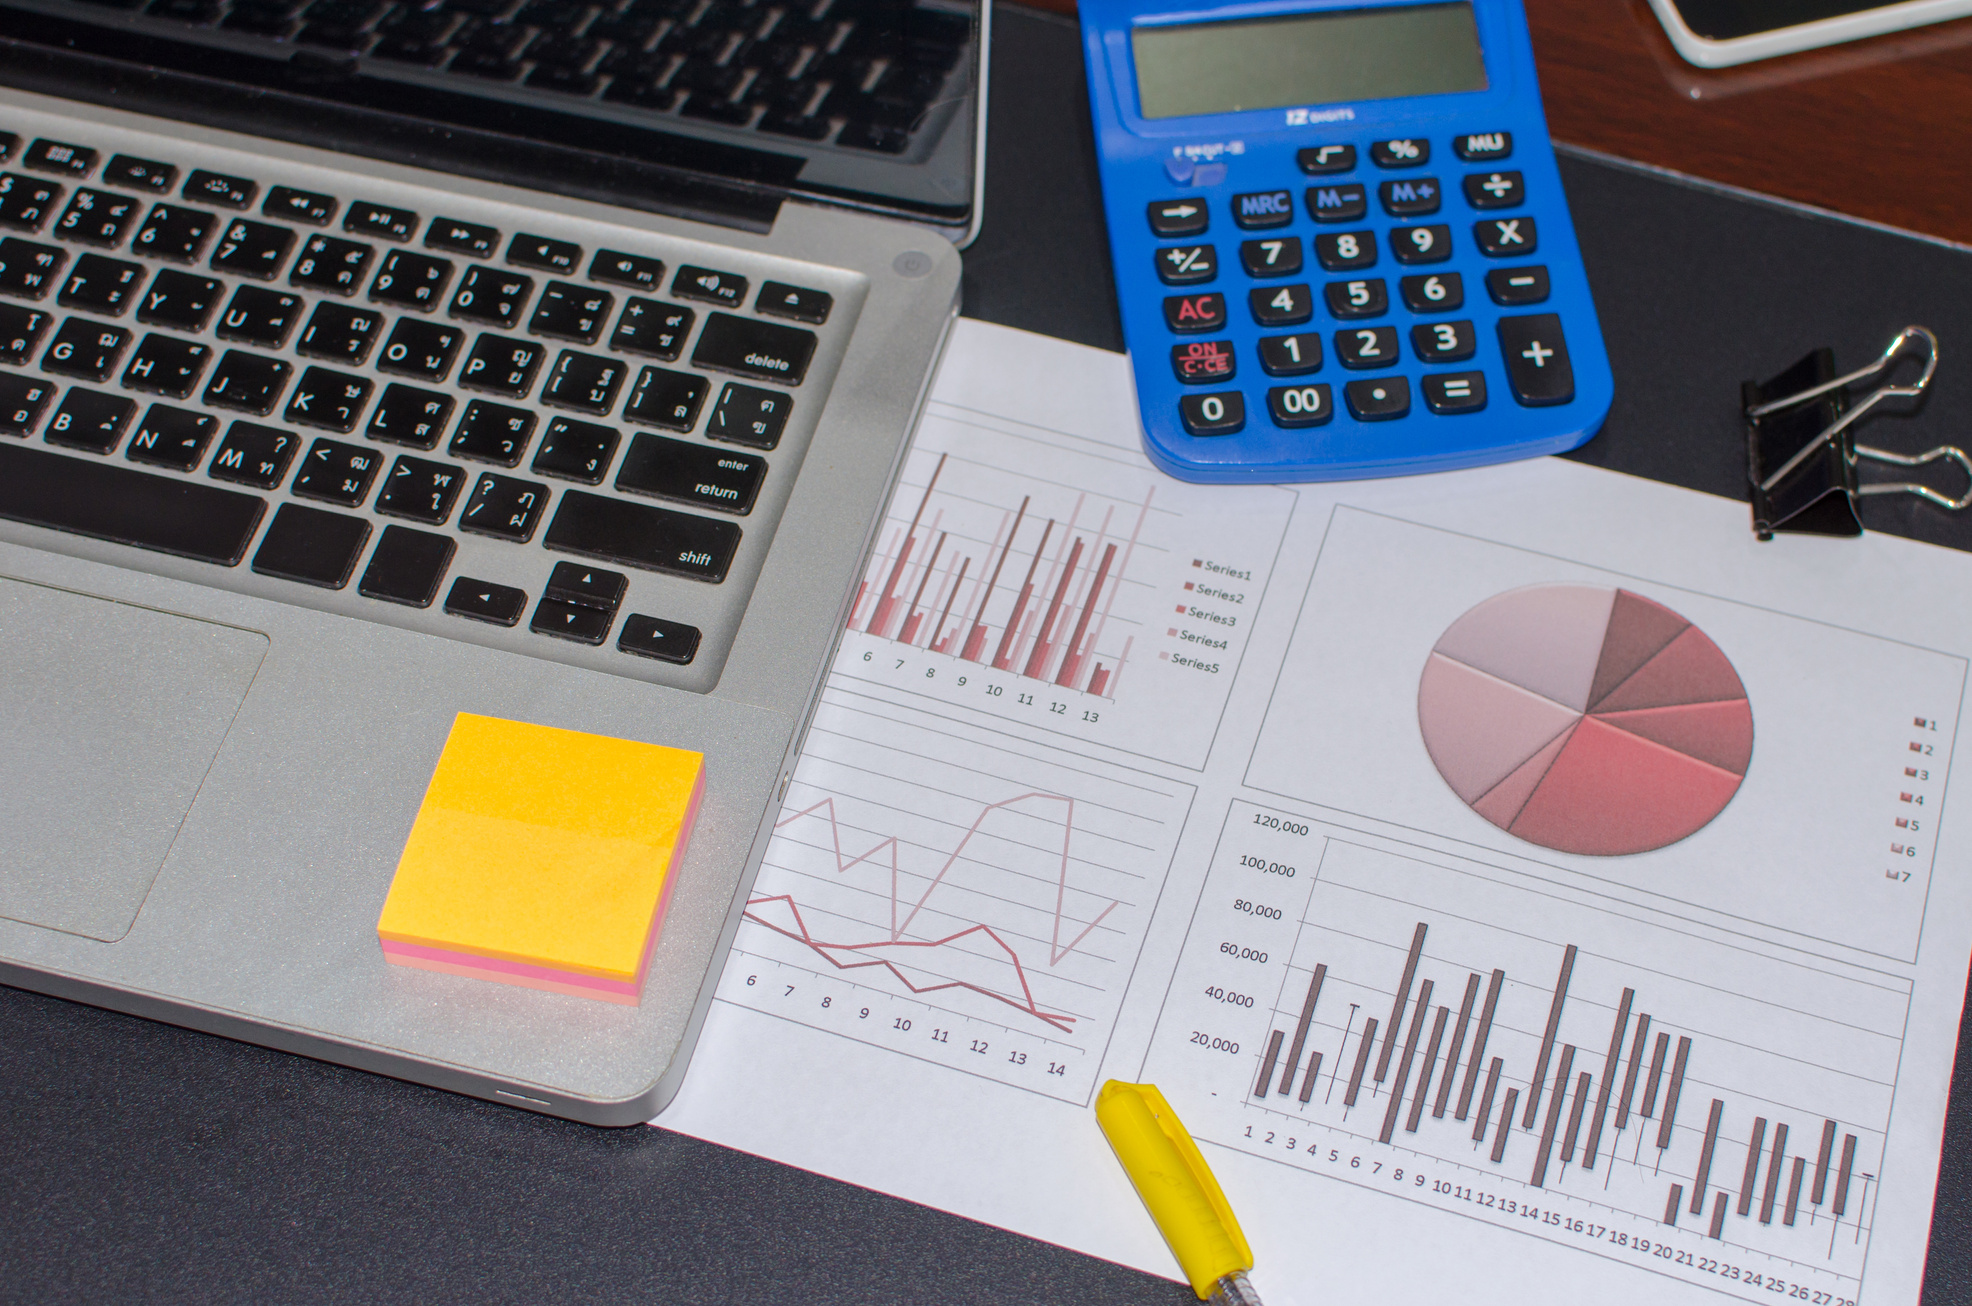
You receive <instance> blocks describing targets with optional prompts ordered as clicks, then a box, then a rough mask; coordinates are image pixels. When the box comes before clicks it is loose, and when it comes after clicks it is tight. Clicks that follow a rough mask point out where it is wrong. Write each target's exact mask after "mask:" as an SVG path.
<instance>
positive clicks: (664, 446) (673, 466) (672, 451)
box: [616, 434, 767, 516]
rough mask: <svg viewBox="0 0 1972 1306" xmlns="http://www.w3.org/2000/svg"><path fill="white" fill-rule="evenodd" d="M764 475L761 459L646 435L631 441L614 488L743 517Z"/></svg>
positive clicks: (765, 477)
mask: <svg viewBox="0 0 1972 1306" xmlns="http://www.w3.org/2000/svg"><path fill="white" fill-rule="evenodd" d="M766 479H767V460H766V459H764V458H755V457H753V456H752V455H750V454H743V453H737V452H734V451H732V450H727V449H708V448H707V447H706V446H704V445H702V444H688V443H686V442H685V441H683V440H671V439H667V438H666V437H664V436H661V435H649V434H645V435H639V436H637V437H636V438H635V439H634V440H632V441H631V442H630V452H629V453H627V454H625V455H624V456H623V468H622V470H621V471H619V472H617V474H616V488H617V489H619V490H623V491H625V492H627V493H630V494H648V495H653V496H655V497H656V498H659V499H675V500H677V501H678V502H679V503H690V504H696V505H698V506H699V507H701V508H712V509H715V510H716V511H719V512H729V513H733V514H735V515H737V516H744V515H746V514H747V513H749V512H751V511H753V501H754V499H755V498H757V497H758V496H759V494H760V486H761V485H762V483H764V482H765V481H766Z"/></svg>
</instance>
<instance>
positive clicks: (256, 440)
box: [205, 422, 300, 490]
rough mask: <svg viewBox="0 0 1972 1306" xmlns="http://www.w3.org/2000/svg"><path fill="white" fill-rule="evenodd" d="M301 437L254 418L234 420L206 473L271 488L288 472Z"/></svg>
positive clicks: (223, 479) (219, 477)
mask: <svg viewBox="0 0 1972 1306" xmlns="http://www.w3.org/2000/svg"><path fill="white" fill-rule="evenodd" d="M299 445H300V440H299V439H298V438H297V437H296V436H295V434H294V433H293V432H292V431H282V430H277V429H276V428H274V427H271V426H256V425H254V424H253V423H252V422H234V423H233V424H232V425H231V426H229V427H227V428H226V438H225V439H224V440H222V441H221V442H220V444H219V452H217V453H215V454H213V455H212V465H211V466H210V467H208V468H206V473H205V474H206V475H207V476H210V477H212V478H213V479H214V480H219V481H237V482H238V483H239V484H241V485H251V486H254V487H255V488H257V489H262V490H271V489H273V488H274V487H275V486H277V485H279V484H280V483H281V478H282V477H283V476H286V475H287V474H288V464H289V463H291V462H293V461H294V451H295V449H296V448H297V447H299Z"/></svg>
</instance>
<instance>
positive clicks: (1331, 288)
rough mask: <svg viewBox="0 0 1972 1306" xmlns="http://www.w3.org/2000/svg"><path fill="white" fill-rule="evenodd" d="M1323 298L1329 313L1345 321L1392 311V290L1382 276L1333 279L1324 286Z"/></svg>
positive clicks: (1380, 315)
mask: <svg viewBox="0 0 1972 1306" xmlns="http://www.w3.org/2000/svg"><path fill="white" fill-rule="evenodd" d="M1322 299H1323V300H1325V301H1326V302H1327V304H1328V311H1329V315H1330V316H1332V317H1339V318H1342V319H1344V320H1345V321H1346V320H1347V319H1349V318H1353V317H1382V316H1383V315H1384V314H1385V313H1388V312H1389V311H1390V290H1389V288H1388V287H1387V286H1385V285H1384V284H1383V278H1382V277H1369V278H1366V279H1364V280H1362V281H1331V282H1329V283H1328V284H1327V285H1325V286H1323V287H1322Z"/></svg>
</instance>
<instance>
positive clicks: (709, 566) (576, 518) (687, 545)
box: [541, 490, 740, 584]
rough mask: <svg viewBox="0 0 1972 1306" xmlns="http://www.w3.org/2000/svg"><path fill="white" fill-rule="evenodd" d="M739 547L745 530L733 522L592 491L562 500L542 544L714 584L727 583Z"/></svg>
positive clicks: (574, 492)
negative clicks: (728, 572)
mask: <svg viewBox="0 0 1972 1306" xmlns="http://www.w3.org/2000/svg"><path fill="white" fill-rule="evenodd" d="M739 543H740V528H739V527H738V526H737V525H735V524H734V523H732V522H729V521H715V520H713V519H711V518H708V517H695V516H692V515H691V514H689V513H682V512H673V511H671V510H670V509H668V508H658V507H654V506H651V505H649V504H642V503H630V502H627V501H625V500H622V499H606V498H604V497H603V496H601V495H598V494H591V493H589V492H588V491H587V490H569V491H567V492H566V493H564V494H563V495H562V497H561V504H560V505H559V506H558V507H557V508H556V509H555V516H554V520H553V521H551V522H550V523H549V524H548V533H547V534H546V535H545V536H544V537H543V538H542V541H541V544H542V547H543V548H547V549H552V550H555V551H556V552H559V553H574V554H578V555H580V556H582V557H585V558H594V559H596V560H597V561H599V562H617V563H622V564H624V565H626V566H631V567H641V568H644V569H645V570H648V571H662V572H669V573H671V574H672V575H676V576H684V577H688V578H690V579H692V580H702V581H707V582H710V583H713V584H717V583H718V582H720V581H722V580H724V579H725V578H726V569H727V568H728V567H730V566H731V565H732V561H733V554H734V553H735V552H737V551H738V549H739Z"/></svg>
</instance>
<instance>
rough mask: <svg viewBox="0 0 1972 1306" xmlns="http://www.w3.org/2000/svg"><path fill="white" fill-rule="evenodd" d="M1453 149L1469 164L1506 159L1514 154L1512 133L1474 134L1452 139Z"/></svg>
mask: <svg viewBox="0 0 1972 1306" xmlns="http://www.w3.org/2000/svg"><path fill="white" fill-rule="evenodd" d="M1452 149H1453V151H1454V152H1455V153H1457V155H1458V157H1459V158H1461V159H1464V160H1465V161H1466V162H1467V163H1481V162H1490V161H1491V160H1493V159H1504V158H1505V157H1506V156H1507V155H1509V154H1511V153H1513V133H1512V132H1473V133H1471V134H1469V135H1465V136H1454V137H1452Z"/></svg>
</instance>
